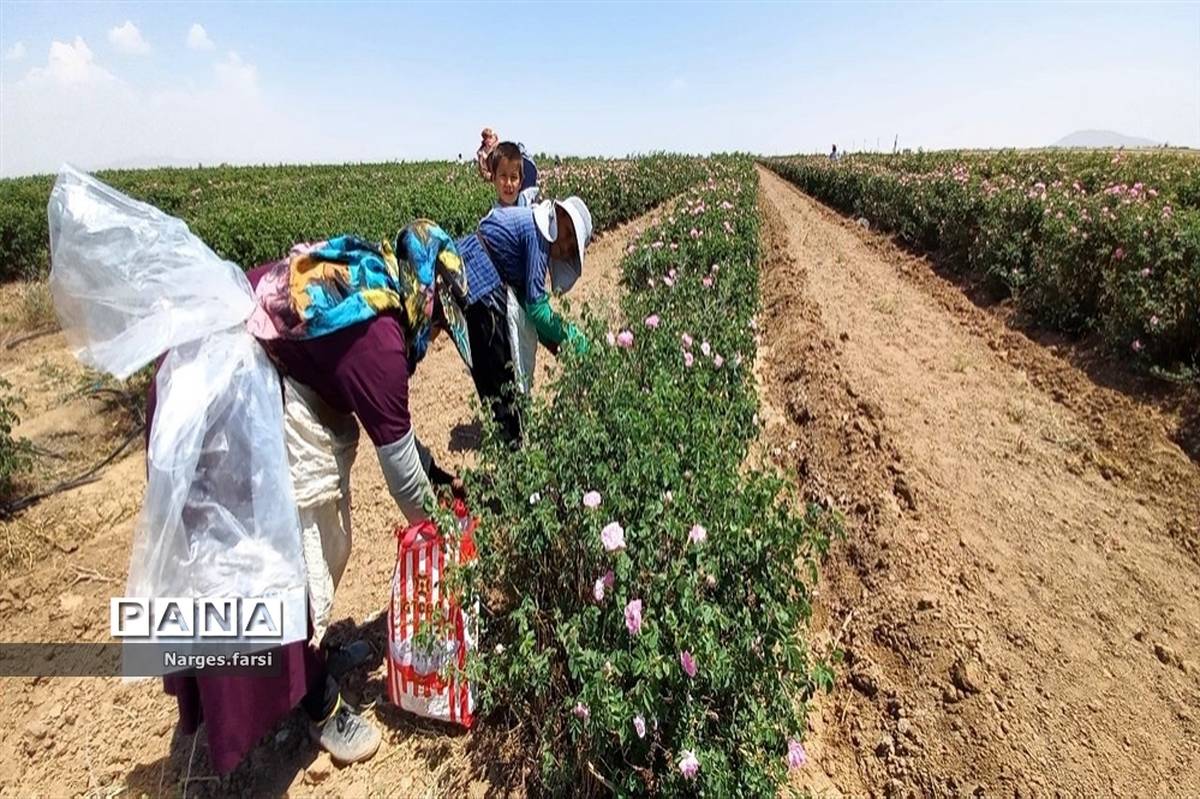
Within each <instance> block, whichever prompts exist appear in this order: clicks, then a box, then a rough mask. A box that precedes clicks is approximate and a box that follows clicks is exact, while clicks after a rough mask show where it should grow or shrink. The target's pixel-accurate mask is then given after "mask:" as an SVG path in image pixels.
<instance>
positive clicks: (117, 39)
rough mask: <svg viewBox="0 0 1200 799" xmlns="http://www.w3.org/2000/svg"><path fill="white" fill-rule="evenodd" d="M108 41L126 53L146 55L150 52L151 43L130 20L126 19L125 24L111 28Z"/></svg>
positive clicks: (119, 50)
mask: <svg viewBox="0 0 1200 799" xmlns="http://www.w3.org/2000/svg"><path fill="white" fill-rule="evenodd" d="M108 41H109V42H110V43H111V44H112V46H113V47H115V48H117V51H118V52H121V53H125V54H126V55H145V54H146V53H148V52H150V45H149V44H148V43H147V42H146V40H145V39H143V38H142V32H141V31H140V30H138V27H137V25H134V24H133V22H131V21H130V20H125V24H124V25H121V26H120V27H117V28H113V29H112V30H110V31H109V32H108Z"/></svg>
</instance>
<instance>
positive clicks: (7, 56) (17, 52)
mask: <svg viewBox="0 0 1200 799" xmlns="http://www.w3.org/2000/svg"><path fill="white" fill-rule="evenodd" d="M24 57H25V42H17V43H16V44H14V45H13V46H12V47H10V48H8V50H6V51H5V52H4V60H5V61H20V60H21V59H22V58H24Z"/></svg>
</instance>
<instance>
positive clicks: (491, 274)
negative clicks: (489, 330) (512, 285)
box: [455, 233, 501, 305]
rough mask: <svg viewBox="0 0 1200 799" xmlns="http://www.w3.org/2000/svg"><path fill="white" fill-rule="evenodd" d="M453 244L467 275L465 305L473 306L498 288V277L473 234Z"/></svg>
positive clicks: (489, 259) (490, 260)
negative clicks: (456, 248)
mask: <svg viewBox="0 0 1200 799" xmlns="http://www.w3.org/2000/svg"><path fill="white" fill-rule="evenodd" d="M455 244H456V245H457V247H458V254H459V257H461V258H462V261H463V271H464V272H466V275H467V305H474V304H475V303H476V302H478V301H479V300H480V299H481V298H483V297H486V296H487V295H488V294H490V293H492V292H493V291H495V290H496V289H498V288H500V285H501V283H500V275H499V274H498V273H497V272H496V267H495V266H493V265H492V259H491V258H489V257H488V254H487V252H485V251H484V249H483V245H481V244H480V243H479V238H478V237H477V236H476V235H475V234H474V233H471V234H470V235H467V236H463V237H462V238H461V239H459V240H458V241H457V242H455Z"/></svg>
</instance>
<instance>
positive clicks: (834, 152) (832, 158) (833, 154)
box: [829, 144, 838, 161]
mask: <svg viewBox="0 0 1200 799" xmlns="http://www.w3.org/2000/svg"><path fill="white" fill-rule="evenodd" d="M829 160H830V161H836V160H838V151H837V145H836V144H835V145H833V149H832V150H830V151H829Z"/></svg>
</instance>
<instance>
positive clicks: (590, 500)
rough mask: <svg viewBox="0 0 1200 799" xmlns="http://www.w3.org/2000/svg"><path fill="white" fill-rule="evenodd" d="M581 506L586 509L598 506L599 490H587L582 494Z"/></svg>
mask: <svg viewBox="0 0 1200 799" xmlns="http://www.w3.org/2000/svg"><path fill="white" fill-rule="evenodd" d="M583 507H585V508H587V509H588V510H595V509H596V508H598V507H600V492H599V491H589V492H587V493H586V494H584V495H583Z"/></svg>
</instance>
